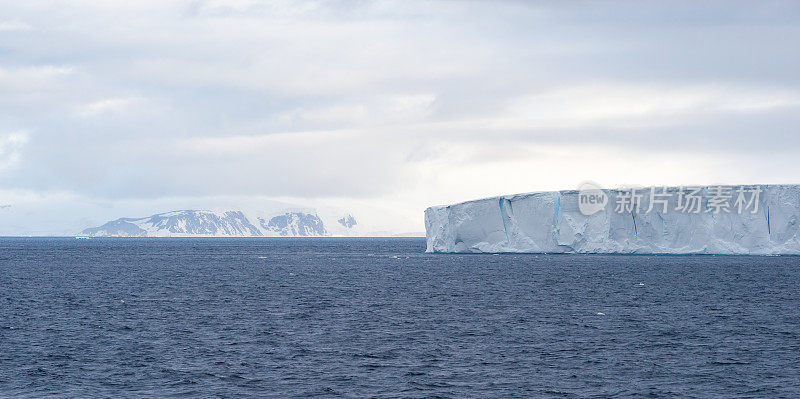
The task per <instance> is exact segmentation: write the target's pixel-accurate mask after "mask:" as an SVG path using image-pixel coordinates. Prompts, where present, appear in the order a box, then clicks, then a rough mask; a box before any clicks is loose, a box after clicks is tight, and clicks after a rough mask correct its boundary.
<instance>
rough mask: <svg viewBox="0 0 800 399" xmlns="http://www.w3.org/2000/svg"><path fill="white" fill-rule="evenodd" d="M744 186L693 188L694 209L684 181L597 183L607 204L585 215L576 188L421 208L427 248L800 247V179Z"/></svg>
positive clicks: (670, 250)
mask: <svg viewBox="0 0 800 399" xmlns="http://www.w3.org/2000/svg"><path fill="white" fill-rule="evenodd" d="M747 187H748V188H749V189H750V191H748V192H749V193H750V194H749V195H750V196H749V197H747V194H745V195H744V197H743V194H742V192H743V191H744V190H742V187H740V186H708V187H696V188H695V194H696V195H695V196H694V198H695V199H696V200H697V203H696V204H695V205H697V206H696V207H693V208H692V209H687V207H686V202H687V199H689V198H690V195H689V194H691V193H690V190H687V189H686V188H683V187H665V188H658V189H657V190H656V189H655V188H642V189H638V191H637V190H634V191H631V190H622V189H617V190H601V192H602V194H603V195H606V196H607V204H606V205H605V207H604V208H603V209H601V210H599V211H598V212H596V213H594V214H590V215H587V214H585V213H587V212H581V209H580V206H579V201H581V200H584V201H585V200H586V198H585V195H583V194H584V191H580V192H579V191H577V190H572V191H554V192H536V193H528V194H517V195H511V196H502V197H494V198H486V199H480V200H475V201H468V202H463V203H460V204H455V205H448V206H435V207H431V208H428V209H426V210H425V229H426V236H427V252H450V253H498V252H518V253H637V254H694V253H697V254H751V255H779V254H800V237H798V235H799V234H798V233H800V231H798V219H800V185H764V186H747ZM753 187H755V188H756V189H752V188H753ZM756 191H757V192H756ZM737 193H738V194H737ZM639 196H640V197H639ZM631 198H636V199H638V200H639V203H633V201H631ZM651 203H653V204H654V206H651V205H650V204H651Z"/></svg>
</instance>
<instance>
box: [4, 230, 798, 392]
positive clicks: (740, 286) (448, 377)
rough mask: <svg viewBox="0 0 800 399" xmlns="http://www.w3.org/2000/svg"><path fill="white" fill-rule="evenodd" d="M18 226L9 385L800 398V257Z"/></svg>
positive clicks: (10, 295) (9, 309)
mask: <svg viewBox="0 0 800 399" xmlns="http://www.w3.org/2000/svg"><path fill="white" fill-rule="evenodd" d="M424 249H425V242H424V240H422V239H93V240H75V239H64V238H54V239H43V238H38V239H22V238H6V239H0V397H274V398H284V397H303V398H305V397H332V398H333V397H346V398H364V397H378V398H401V397H403V398H405V397H407V398H424V397H440V398H469V397H552V398H581V397H643V396H646V397H653V398H660V397H664V398H668V397H750V398H764V397H785V398H797V397H800V293H799V292H800V258H798V257H734V256H606V255H442V254H439V255H432V254H425V253H424V252H423V251H424Z"/></svg>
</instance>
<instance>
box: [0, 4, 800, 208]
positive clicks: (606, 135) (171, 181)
mask: <svg viewBox="0 0 800 399" xmlns="http://www.w3.org/2000/svg"><path fill="white" fill-rule="evenodd" d="M0 15H2V16H4V17H3V18H0V126H2V129H3V130H0V138H2V137H10V136H9V135H11V134H18V133H15V132H25V138H26V139H25V143H24V145H22V144H21V143H20V142H17V143H16V144H14V145H13V150H12V146H11V145H10V144H2V143H3V141H2V140H0V149H3V148H6V150H5V152H4V153H2V152H0V157H3V156H4V155H2V154H6V155H5V156H4V158H0V165H2V166H0V189H5V190H30V191H33V192H71V193H75V194H76V195H81V196H87V197H91V198H104V199H114V200H122V199H126V198H160V197H165V196H213V195H241V196H258V195H266V196H291V197H309V198H310V197H314V198H324V197H357V198H369V199H372V200H375V201H385V202H387V203H389V202H391V200H390V199H397V198H404V197H409V198H410V197H413V198H415V199H416V198H423V199H422V200H419V201H420V202H418V203H414V204H413V205H409V207H417V206H419V204H421V203H423V202H430V203H441V202H445V201H448V200H451V199H453V198H452V197H451V194H449V193H453V194H452V196H456V195H463V196H479V195H483V194H487V193H486V192H485V190H496V191H499V192H511V191H513V190H517V189H520V188H521V189H522V190H523V191H530V190H534V189H541V188H553V187H551V186H552V185H554V183H552V181H554V180H553V179H558V178H561V179H562V180H563V181H564V183H563V184H565V185H569V187H571V184H573V183H575V182H573V181H572V180H574V179H577V177H575V176H576V175H577V174H578V172H579V171H580V168H577V169H576V170H575V171H573V172H569V171H564V172H563V175H561V176H559V172H558V169H557V168H556V170H554V171H548V173H547V174H546V175H545V174H542V175H538V173H539V172H533V173H531V176H528V177H526V179H527V180H526V182H525V185H522V184H520V178H519V177H518V176H517V175H515V171H518V170H519V168H520V167H527V168H530V169H531V170H538V168H539V167H540V166H541V164H540V163H539V162H540V161H541V160H543V159H548V160H551V159H552V160H557V159H559V157H561V159H566V160H568V161H570V162H573V163H576V162H577V163H580V162H585V163H586V165H587V169H588V170H592V171H603V172H599V173H605V174H606V175H600V176H597V175H593V176H586V178H594V179H596V180H599V181H615V179H618V178H619V177H620V176H626V175H625V172H624V170H625V169H624V168H625V164H624V163H618V162H617V161H615V160H608V159H605V158H604V157H606V156H607V155H608V154H609V153H613V154H619V153H624V152H625V151H631V152H633V151H635V152H640V153H641V152H645V153H653V154H655V155H654V156H655V157H666V158H663V159H669V157H670V156H671V155H673V154H676V155H675V156H679V155H681V154H694V155H695V156H700V157H704V158H705V159H714V160H715V161H714V162H715V163H710V164H708V165H709V166H708V167H709V168H711V169H710V170H707V171H704V172H703V173H702V175H698V174H696V172H695V173H693V170H695V171H696V169H692V168H687V169H680V168H677V169H675V170H674V171H672V172H668V173H666V174H664V172H662V171H661V170H659V169H657V165H654V164H653V165H651V164H644V165H642V164H641V163H640V164H637V168H638V169H641V172H642V174H640V175H629V177H627V178H643V177H644V178H646V176H648V174H647V173H650V174H649V176H653V177H652V178H651V179H652V180H659V181H639V182H636V183H640V184H649V183H659V182H660V181H663V180H670V181H682V180H691V181H695V180H694V179H696V178H700V179H711V180H723V179H728V178H730V177H731V174H730V173H731V172H730V165H740V166H741V168H742V169H737V170H739V171H740V172H741V173H744V174H743V175H742V176H745V175H746V176H747V177H748V178H755V179H758V178H759V176H764V179H767V178H771V177H774V176H775V174H774V173H772V172H771V171H770V168H774V167H775V163H774V160H775V159H790V158H792V157H796V156H797V155H800V154H798V150H796V148H798V144H800V143H798V140H800V139H798V137H800V135H798V134H797V128H796V126H798V122H800V121H798V118H799V117H798V116H797V115H800V112H798V111H800V109H798V108H800V74H798V72H797V71H798V70H800V53H798V52H797V51H796V49H797V48H798V46H799V45H800V43H798V42H799V41H800V39H799V38H800V24H798V23H797V21H798V20H800V18H798V17H800V6H798V5H797V3H793V2H759V4H754V3H750V2H703V3H701V4H695V3H692V2H681V3H675V2H643V3H633V2H599V3H595V2H565V3H560V2H514V1H508V2H480V1H479V2H413V1H412V2H408V1H403V2H395V1H386V2H357V1H342V2H315V1H284V2H260V1H247V0H241V1H235V2H229V1H225V2H223V1H174V2H163V1H141V2H118V3H115V2H110V3H109V2H100V1H96V2H95V1H88V0H87V1H80V2H69V3H66V2H65V3H55V4H53V3H52V2H37V1H31V2H16V3H14V2H12V3H4V4H0ZM3 145H5V147H3ZM563 148H573V149H575V151H576V152H577V153H580V154H582V155H581V157H580V159H581V160H578V159H572V158H570V154H569V152H567V153H566V154H564V153H562V152H561V151H562V150H561V149H563ZM12 153H13V161H12V160H11V158H12V155H11V154H12ZM776 154H778V157H777V158H776ZM637 157H638V155H637ZM782 157H783V158H782ZM659 159H662V158H659ZM632 162H633V161H632ZM596 164H604V165H606V166H605V167H600V168H589V167H588V165H596ZM525 165H527V166H525ZM720 165H725V166H724V167H725V168H727V169H726V170H722V169H716V168H722V167H723V166H720ZM480 168H489V169H486V170H491V171H492V172H493V173H494V175H492V177H490V176H489V175H488V174H487V175H486V176H483V175H482V174H480V173H477V174H473V178H472V179H471V180H470V181H467V182H462V181H459V179H463V178H464V173H465V172H464V171H466V170H473V169H476V170H480ZM783 168H785V169H784V170H783V171H782V173H781V174H780V175H781V176H787V177H786V178H792V176H797V173H798V172H800V170H798V168H800V167H798V166H795V165H794V163H792V164H787V165H784V166H783ZM742 171H744V172H742ZM670 173H671V174H670ZM459 185H460V186H463V187H459ZM469 186H472V187H473V188H469ZM555 188H558V187H555ZM561 188H563V187H561ZM488 194H491V193H488ZM457 199H461V198H460V197H458V198H457ZM463 199H466V198H463ZM414 209H416V208H414Z"/></svg>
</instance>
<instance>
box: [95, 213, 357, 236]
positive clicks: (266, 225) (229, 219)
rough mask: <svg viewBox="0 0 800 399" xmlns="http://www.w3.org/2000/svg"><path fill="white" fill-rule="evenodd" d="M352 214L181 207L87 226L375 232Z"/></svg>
mask: <svg viewBox="0 0 800 399" xmlns="http://www.w3.org/2000/svg"><path fill="white" fill-rule="evenodd" d="M359 227H360V226H359V224H358V221H357V220H356V219H355V217H354V216H353V215H351V214H349V213H344V214H331V215H321V214H319V213H318V212H316V211H315V210H286V211H283V212H281V213H278V214H275V213H273V214H252V213H250V214H248V213H247V212H244V211H241V210H223V211H210V210H180V211H172V212H166V213H159V214H155V215H152V216H147V217H142V218H120V219H116V220H112V221H110V222H108V223H105V224H103V225H102V226H98V227H91V228H87V229H84V230H83V231H82V232H81V233H80V235H81V236H89V237H324V236H360V235H373V234H371V233H369V232H365V231H363V229H360V228H359Z"/></svg>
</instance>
